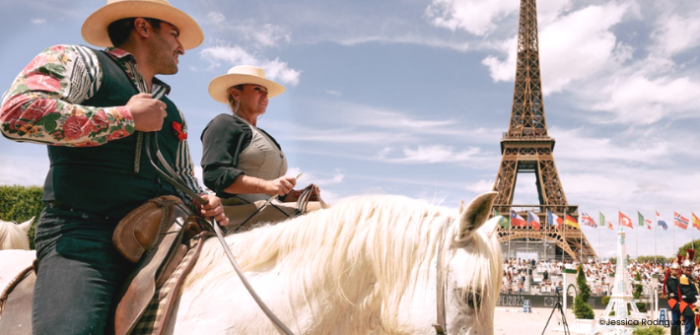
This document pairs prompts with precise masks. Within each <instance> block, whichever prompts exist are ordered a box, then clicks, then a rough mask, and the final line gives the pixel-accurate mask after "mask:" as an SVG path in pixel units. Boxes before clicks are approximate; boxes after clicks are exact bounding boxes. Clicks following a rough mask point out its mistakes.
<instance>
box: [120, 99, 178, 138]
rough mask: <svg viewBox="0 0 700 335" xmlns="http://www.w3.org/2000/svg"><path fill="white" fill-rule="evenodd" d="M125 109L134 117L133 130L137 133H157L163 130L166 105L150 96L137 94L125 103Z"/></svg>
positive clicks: (166, 114)
mask: <svg viewBox="0 0 700 335" xmlns="http://www.w3.org/2000/svg"><path fill="white" fill-rule="evenodd" d="M126 107H128V108H129V110H130V111H131V115H132V116H133V117H134V128H135V129H136V130H138V131H159V130H161V128H163V120H165V117H166V116H168V113H166V112H165V108H166V107H167V105H166V104H165V103H164V102H162V101H160V100H157V99H153V98H152V96H151V95H150V94H147V93H139V94H137V95H134V96H132V97H131V99H129V102H127V103H126Z"/></svg>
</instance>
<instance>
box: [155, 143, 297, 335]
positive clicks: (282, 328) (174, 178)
mask: <svg viewBox="0 0 700 335" xmlns="http://www.w3.org/2000/svg"><path fill="white" fill-rule="evenodd" d="M145 138H146V141H145V142H146V143H145V147H146V155H147V156H148V161H149V162H150V163H151V166H153V168H154V169H155V170H156V172H157V173H158V174H159V175H160V176H161V177H163V179H165V180H166V181H167V182H168V183H170V184H171V185H173V186H174V187H176V188H177V189H178V190H180V191H182V192H183V193H185V194H187V195H188V196H190V197H192V199H193V200H194V201H196V202H198V203H199V204H202V205H205V204H206V203H207V201H206V200H204V199H203V198H202V197H201V196H199V194H197V192H194V191H192V190H191V189H189V188H188V187H187V186H185V185H184V183H182V179H181V178H180V177H179V176H178V175H177V174H176V173H175V171H174V170H173V169H172V168H171V167H170V165H169V164H168V162H166V161H165V158H163V155H162V154H161V153H160V149H159V148H158V138H157V134H156V133H155V132H151V133H146V136H145ZM151 145H152V146H153V149H154V151H155V153H156V157H157V158H158V160H159V161H160V164H161V165H163V168H165V170H166V171H167V172H168V173H169V174H170V176H169V175H168V173H165V172H164V171H163V170H161V169H160V168H159V167H158V165H157V164H156V163H155V161H154V160H153V156H152V155H151ZM209 223H210V224H211V226H212V228H213V229H214V232H215V233H216V237H217V238H218V239H219V242H220V243H221V246H222V247H223V249H224V252H225V253H226V256H227V257H228V260H229V262H231V265H233V269H234V270H235V271H236V274H238V278H240V279H241V282H242V283H243V286H245V288H246V289H247V290H248V292H249V293H250V295H251V296H252V297H253V300H255V302H256V303H257V304H258V306H260V309H262V311H263V312H264V313H265V315H266V316H267V317H268V319H270V321H272V323H273V325H274V326H275V328H276V329H277V331H278V332H279V333H280V334H283V335H294V333H293V332H292V331H291V330H289V328H287V326H286V325H285V324H284V323H282V321H280V319H279V318H277V316H276V315H275V314H274V313H272V311H271V310H270V309H269V308H268V307H267V305H265V303H264V302H263V301H262V299H260V297H259V296H258V294H257V293H256V292H255V290H254V289H253V286H251V285H250V283H249V282H248V278H246V276H245V275H244V274H243V270H241V268H240V266H238V262H236V259H235V258H234V257H233V253H232V252H231V248H229V246H228V244H226V240H225V239H224V234H223V233H222V232H221V228H219V225H218V224H217V223H216V221H214V218H211V219H210V221H209Z"/></svg>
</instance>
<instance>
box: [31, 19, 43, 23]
mask: <svg viewBox="0 0 700 335" xmlns="http://www.w3.org/2000/svg"><path fill="white" fill-rule="evenodd" d="M44 23H46V20H45V19H41V18H35V19H32V24H44Z"/></svg>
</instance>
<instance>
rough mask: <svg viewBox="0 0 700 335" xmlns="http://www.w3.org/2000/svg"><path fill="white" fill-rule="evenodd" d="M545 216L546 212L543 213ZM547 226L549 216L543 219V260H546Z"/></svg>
mask: <svg viewBox="0 0 700 335" xmlns="http://www.w3.org/2000/svg"><path fill="white" fill-rule="evenodd" d="M545 214H547V212H545ZM547 226H549V215H545V219H544V258H545V259H547Z"/></svg>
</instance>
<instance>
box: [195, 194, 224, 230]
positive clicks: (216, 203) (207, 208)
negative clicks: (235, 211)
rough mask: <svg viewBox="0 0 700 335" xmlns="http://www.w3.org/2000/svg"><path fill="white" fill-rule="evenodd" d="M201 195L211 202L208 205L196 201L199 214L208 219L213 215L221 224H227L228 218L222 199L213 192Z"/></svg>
mask: <svg viewBox="0 0 700 335" xmlns="http://www.w3.org/2000/svg"><path fill="white" fill-rule="evenodd" d="M201 197H202V199H204V200H207V201H209V202H208V203H207V204H206V205H200V204H199V203H198V202H195V204H197V212H198V214H199V215H201V216H203V217H205V218H207V219H208V218H210V217H213V218H214V220H216V222H218V223H219V225H220V226H223V227H225V226H227V225H228V218H227V217H226V214H224V206H223V205H221V199H219V197H217V196H215V195H213V194H203V195H201Z"/></svg>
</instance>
